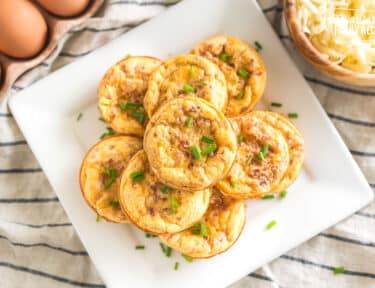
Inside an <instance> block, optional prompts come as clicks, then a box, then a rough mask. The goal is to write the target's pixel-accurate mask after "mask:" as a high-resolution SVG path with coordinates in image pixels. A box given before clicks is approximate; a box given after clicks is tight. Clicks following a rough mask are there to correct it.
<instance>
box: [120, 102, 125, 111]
mask: <svg viewBox="0 0 375 288" xmlns="http://www.w3.org/2000/svg"><path fill="white" fill-rule="evenodd" d="M119 105H120V109H121V110H122V111H124V110H126V102H125V101H120V103H119Z"/></svg>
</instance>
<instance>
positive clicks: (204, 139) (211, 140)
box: [201, 136, 215, 144]
mask: <svg viewBox="0 0 375 288" xmlns="http://www.w3.org/2000/svg"><path fill="white" fill-rule="evenodd" d="M201 141H202V142H204V143H208V144H214V143H215V139H214V138H212V137H209V136H202V138H201Z"/></svg>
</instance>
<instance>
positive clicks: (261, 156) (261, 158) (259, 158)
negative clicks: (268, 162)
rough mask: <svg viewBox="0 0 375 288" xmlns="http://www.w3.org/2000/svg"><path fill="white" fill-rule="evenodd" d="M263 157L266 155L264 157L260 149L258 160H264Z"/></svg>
mask: <svg viewBox="0 0 375 288" xmlns="http://www.w3.org/2000/svg"><path fill="white" fill-rule="evenodd" d="M264 159H266V157H264V154H263V152H262V151H260V152H259V153H258V160H259V161H260V162H263V161H264Z"/></svg>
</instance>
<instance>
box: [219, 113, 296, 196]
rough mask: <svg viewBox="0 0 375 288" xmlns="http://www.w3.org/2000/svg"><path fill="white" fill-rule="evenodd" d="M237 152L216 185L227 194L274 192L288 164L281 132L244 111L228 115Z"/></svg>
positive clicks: (260, 194) (284, 140)
mask: <svg viewBox="0 0 375 288" xmlns="http://www.w3.org/2000/svg"><path fill="white" fill-rule="evenodd" d="M230 120H231V123H232V126H233V129H234V131H235V133H236V134H237V141H238V151H237V154H236V159H235V161H234V163H233V166H232V167H231V169H230V171H229V173H228V174H227V175H226V176H225V178H224V179H222V180H220V181H219V182H218V183H217V184H216V186H217V187H218V188H219V189H220V191H221V192H222V193H224V194H225V195H227V196H231V197H235V198H242V199H251V198H260V197H262V196H264V195H265V194H268V193H271V192H272V191H274V188H275V187H277V185H278V184H279V182H280V180H281V179H282V177H284V175H285V173H286V171H287V168H288V165H289V159H290V158H289V152H288V144H287V142H286V139H285V138H284V137H283V134H282V133H281V132H279V131H278V130H277V129H275V128H274V127H272V126H271V125H269V124H267V123H266V122H264V121H262V120H261V119H259V117H257V116H256V115H253V114H251V113H248V114H246V115H243V116H239V117H235V118H231V119H230Z"/></svg>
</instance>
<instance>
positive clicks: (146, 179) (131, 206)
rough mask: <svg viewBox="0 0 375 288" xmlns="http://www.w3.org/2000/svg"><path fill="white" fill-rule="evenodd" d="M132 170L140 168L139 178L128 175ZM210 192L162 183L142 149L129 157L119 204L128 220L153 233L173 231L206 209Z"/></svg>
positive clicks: (193, 221)
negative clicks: (173, 186)
mask: <svg viewBox="0 0 375 288" xmlns="http://www.w3.org/2000/svg"><path fill="white" fill-rule="evenodd" d="M136 171H143V173H144V174H143V175H144V176H143V179H142V180H141V181H134V180H133V179H132V178H131V176H130V175H131V173H133V172H136ZM210 195H211V192H210V190H209V189H205V190H201V191H194V192H186V191H179V190H175V189H172V188H170V187H168V186H166V185H164V184H162V183H161V182H160V181H159V180H158V179H157V178H156V176H155V174H154V173H153V172H152V171H151V169H150V165H149V164H148V161H147V156H146V153H145V152H144V151H143V150H141V151H139V152H138V153H137V154H135V155H134V156H133V157H132V159H131V160H130V161H129V163H128V165H127V167H126V168H125V170H124V172H123V174H122V177H121V185H120V190H119V199H120V204H121V207H122V209H123V210H124V211H125V213H126V214H127V215H128V217H129V220H130V221H131V222H132V223H134V224H135V225H136V226H137V227H139V228H140V229H142V230H144V231H146V232H150V233H153V234H163V233H176V232H179V231H182V230H184V229H186V228H188V227H190V226H191V225H193V224H194V223H195V222H197V221H198V220H199V219H200V218H202V216H203V214H204V213H205V212H206V210H207V208H208V204H209V200H210Z"/></svg>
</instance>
